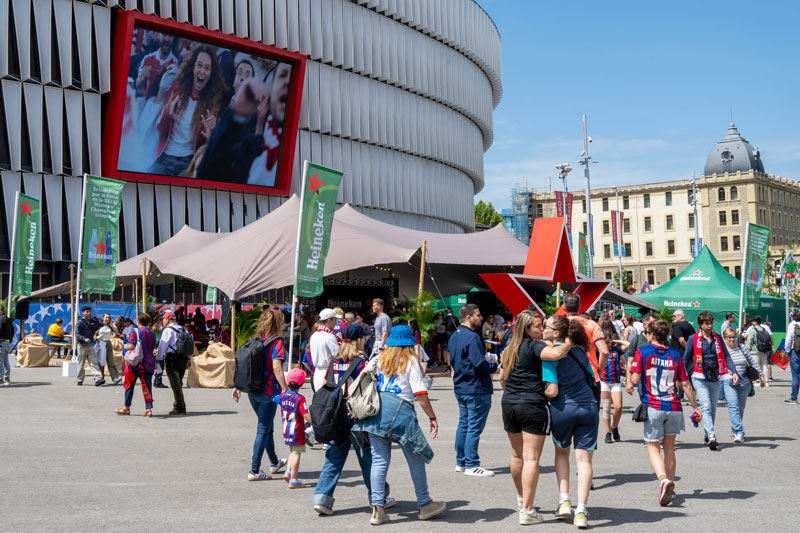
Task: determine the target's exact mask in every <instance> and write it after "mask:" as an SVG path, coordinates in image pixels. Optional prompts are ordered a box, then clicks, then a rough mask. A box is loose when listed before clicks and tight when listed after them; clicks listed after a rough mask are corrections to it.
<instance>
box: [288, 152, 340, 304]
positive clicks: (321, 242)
mask: <svg viewBox="0 0 800 533" xmlns="http://www.w3.org/2000/svg"><path fill="white" fill-rule="evenodd" d="M305 168H306V173H305V179H304V181H303V204H302V206H301V207H300V209H301V216H302V219H301V221H300V228H299V231H300V249H299V253H298V259H297V283H296V285H297V295H298V296H301V297H303V298H313V297H314V296H319V295H320V294H322V275H323V272H324V271H325V258H326V257H327V256H328V247H329V246H330V243H331V228H332V226H333V212H334V211H335V210H336V194H337V193H338V192H339V183H341V181H342V173H341V172H339V171H338V170H333V169H330V168H325V167H323V166H320V165H316V164H314V163H310V162H306V166H305Z"/></svg>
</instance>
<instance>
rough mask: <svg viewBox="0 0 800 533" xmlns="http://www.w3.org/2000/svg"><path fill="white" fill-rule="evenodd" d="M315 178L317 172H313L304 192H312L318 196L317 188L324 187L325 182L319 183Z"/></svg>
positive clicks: (317, 174)
mask: <svg viewBox="0 0 800 533" xmlns="http://www.w3.org/2000/svg"><path fill="white" fill-rule="evenodd" d="M317 176H319V172H315V173H314V177H313V178H308V190H307V191H306V192H311V191H314V192H316V193H317V194H319V188H320V187H322V186H323V185H325V182H324V181H320V180H319V179H318V178H317Z"/></svg>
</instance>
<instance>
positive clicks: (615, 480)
mask: <svg viewBox="0 0 800 533" xmlns="http://www.w3.org/2000/svg"><path fill="white" fill-rule="evenodd" d="M603 479H611V480H612V481H610V482H608V483H604V484H602V485H599V484H595V486H594V489H595V490H600V489H610V488H611V487H619V486H622V485H627V484H628V483H652V482H653V479H654V475H653V474H652V473H648V474H641V473H635V474H609V475H607V476H594V477H593V478H592V480H593V481H595V483H596V482H597V481H599V480H603ZM592 515H594V509H593V510H592Z"/></svg>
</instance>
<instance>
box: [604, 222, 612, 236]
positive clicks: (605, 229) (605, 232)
mask: <svg viewBox="0 0 800 533" xmlns="http://www.w3.org/2000/svg"><path fill="white" fill-rule="evenodd" d="M610 225H611V222H610V221H608V220H604V221H603V235H610V234H611V230H610V229H609V226H610Z"/></svg>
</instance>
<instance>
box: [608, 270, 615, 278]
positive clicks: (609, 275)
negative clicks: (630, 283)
mask: <svg viewBox="0 0 800 533" xmlns="http://www.w3.org/2000/svg"><path fill="white" fill-rule="evenodd" d="M606 279H614V275H613V274H612V273H611V271H610V270H606Z"/></svg>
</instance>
